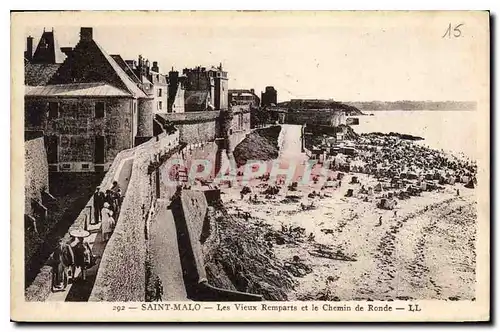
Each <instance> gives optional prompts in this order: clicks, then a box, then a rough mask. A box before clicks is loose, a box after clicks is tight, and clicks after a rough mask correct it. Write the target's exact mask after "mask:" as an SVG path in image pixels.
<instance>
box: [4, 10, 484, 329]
mask: <svg viewBox="0 0 500 332" xmlns="http://www.w3.org/2000/svg"><path fill="white" fill-rule="evenodd" d="M489 22H490V16H489V12H487V11H483V12H481V11H470V12H469V11H453V12H452V11H450V12H447V11H434V12H431V11H424V12H410V11H407V12H376V11H374V12H362V11H359V12H356V11H352V12H341V11H339V12H328V11H322V12H313V11H311V12H291V11H290V12H265V11H263V12H182V11H180V12H132V11H130V12H70V11H68V12H14V13H12V14H11V24H12V25H11V36H12V38H11V45H12V53H11V68H12V75H11V77H12V109H11V117H12V141H11V144H12V187H11V198H12V201H11V206H12V208H11V211H12V216H11V238H12V248H11V264H12V266H11V289H12V292H11V304H12V306H11V318H12V320H14V321H80V322H89V321H90V322H101V321H144V322H161V321H165V322H167V321H183V322H199V321H219V322H235V321H248V322H268V321H282V322H314V321H321V322H346V321H358V322H371V321H373V322H376V321H390V322H397V321H447V322H461V321H488V320H489V319H490V256H489V255H490V243H489V235H490V197H489V193H490V103H489V102H490V95H489V94H490V78H489V77H490V67H489V66H490V44H489V42H490V25H489ZM21 220H24V222H22V221H21Z"/></svg>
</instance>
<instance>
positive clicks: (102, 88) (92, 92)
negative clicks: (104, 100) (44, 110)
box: [24, 83, 130, 97]
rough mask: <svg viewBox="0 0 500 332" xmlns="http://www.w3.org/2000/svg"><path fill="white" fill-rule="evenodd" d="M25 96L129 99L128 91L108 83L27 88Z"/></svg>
mask: <svg viewBox="0 0 500 332" xmlns="http://www.w3.org/2000/svg"><path fill="white" fill-rule="evenodd" d="M24 95H25V96H28V97H30V96H31V97H34V96H37V97H83V96H92V97H129V96H130V94H129V93H128V92H126V91H123V90H121V89H118V88H116V87H114V86H112V85H109V84H106V83H74V84H54V85H45V86H26V87H25V93H24Z"/></svg>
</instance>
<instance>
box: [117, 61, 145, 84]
mask: <svg viewBox="0 0 500 332" xmlns="http://www.w3.org/2000/svg"><path fill="white" fill-rule="evenodd" d="M110 56H111V58H113V60H115V62H116V63H117V64H118V65H119V66H120V67H121V68H122V69H123V71H124V72H125V73H126V74H127V75H128V77H130V79H131V80H132V81H134V82H135V83H136V84H139V83H141V80H140V79H139V78H138V77H137V75H136V74H135V73H134V71H133V70H132V68H130V66H129V65H127V63H126V62H125V60H124V59H123V58H122V56H121V55H119V54H111V55H110Z"/></svg>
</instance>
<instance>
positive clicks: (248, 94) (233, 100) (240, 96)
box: [229, 89, 260, 108]
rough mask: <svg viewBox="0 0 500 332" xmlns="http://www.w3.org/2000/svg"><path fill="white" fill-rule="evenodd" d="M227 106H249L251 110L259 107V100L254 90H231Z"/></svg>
mask: <svg viewBox="0 0 500 332" xmlns="http://www.w3.org/2000/svg"><path fill="white" fill-rule="evenodd" d="M229 105H250V107H252V108H257V107H259V106H260V98H259V97H258V96H257V95H256V94H255V90H254V89H250V90H245V89H231V90H229Z"/></svg>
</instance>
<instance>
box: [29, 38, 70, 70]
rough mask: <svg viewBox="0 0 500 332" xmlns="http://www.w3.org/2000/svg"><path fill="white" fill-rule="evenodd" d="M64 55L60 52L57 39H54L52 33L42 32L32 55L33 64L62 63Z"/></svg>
mask: <svg viewBox="0 0 500 332" xmlns="http://www.w3.org/2000/svg"><path fill="white" fill-rule="evenodd" d="M65 58H66V55H64V53H63V52H61V49H60V48H59V45H58V44H57V39H56V38H55V37H54V32H53V31H44V32H43V34H42V36H41V37H40V40H39V41H38V45H37V47H36V50H35V53H34V54H33V60H32V62H33V63H62V62H63V61H64V59H65Z"/></svg>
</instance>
